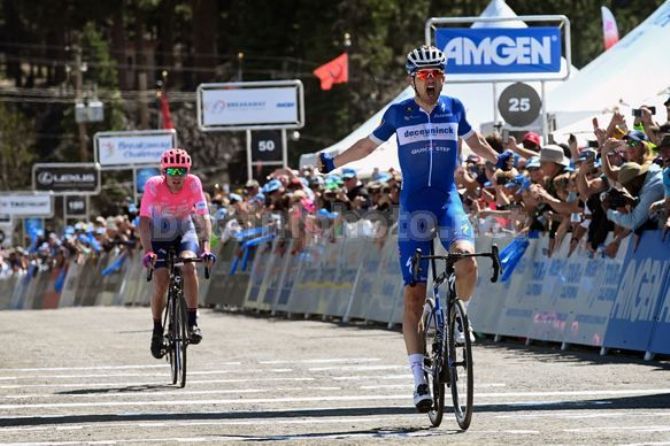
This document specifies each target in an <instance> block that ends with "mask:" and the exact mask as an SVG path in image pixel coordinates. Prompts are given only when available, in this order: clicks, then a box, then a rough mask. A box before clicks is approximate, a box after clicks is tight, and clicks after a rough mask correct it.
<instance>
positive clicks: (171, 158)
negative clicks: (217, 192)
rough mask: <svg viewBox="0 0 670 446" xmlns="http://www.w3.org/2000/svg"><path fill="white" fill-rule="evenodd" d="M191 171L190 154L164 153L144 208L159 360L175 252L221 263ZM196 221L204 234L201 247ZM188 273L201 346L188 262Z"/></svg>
mask: <svg viewBox="0 0 670 446" xmlns="http://www.w3.org/2000/svg"><path fill="white" fill-rule="evenodd" d="M190 169H191V157H190V156H189V155H188V153H187V152H186V151H185V150H182V149H176V148H175V149H169V150H166V151H165V152H163V154H162V155H161V172H162V175H160V176H155V177H151V178H149V179H148V180H147V182H146V185H145V187H144V195H143V196H142V204H141V205H140V239H141V240H142V246H143V247H144V257H143V259H142V263H143V264H144V266H145V267H149V266H153V267H154V268H155V269H156V271H155V273H154V278H155V279H154V284H155V285H154V293H153V295H152V297H151V314H152V316H153V320H154V330H153V334H152V336H151V354H152V355H153V356H154V357H155V358H160V357H162V356H163V354H164V349H163V326H162V321H161V314H162V313H163V308H164V307H165V295H166V292H167V288H168V285H169V280H170V273H169V271H168V270H167V269H166V266H167V265H166V264H165V262H166V257H167V253H168V251H169V249H170V248H171V247H173V248H174V249H175V252H176V253H177V255H178V256H180V257H184V258H193V257H196V255H197V253H200V257H202V259H203V260H204V261H206V262H207V264H208V266H211V264H212V263H214V262H215V261H216V257H215V256H214V254H212V253H211V252H210V250H209V238H210V235H211V233H212V225H211V222H210V220H209V209H208V207H207V200H206V199H205V194H204V193H203V191H202V183H201V182H200V179H199V178H198V177H197V176H195V175H192V174H190V173H189V170H190ZM194 219H195V220H196V223H197V227H198V228H201V232H202V233H201V234H200V235H201V239H200V245H199V244H198V234H197V232H196V229H195V228H196V226H195V225H194V222H193V220H194ZM182 273H183V277H184V297H185V298H186V306H187V307H188V308H187V313H188V323H187V329H188V336H189V340H190V342H191V343H192V344H198V343H200V341H201V340H202V332H201V330H200V328H199V327H198V323H197V309H198V276H197V275H196V273H195V267H194V265H193V263H186V264H184V266H183V267H182Z"/></svg>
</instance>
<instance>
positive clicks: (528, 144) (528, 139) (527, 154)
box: [503, 132, 541, 159]
mask: <svg viewBox="0 0 670 446" xmlns="http://www.w3.org/2000/svg"><path fill="white" fill-rule="evenodd" d="M503 143H504V145H505V148H506V149H508V150H511V151H513V152H514V153H516V154H517V155H519V156H521V157H522V158H525V159H529V158H532V157H534V156H537V155H538V153H540V144H541V139H540V135H538V134H537V133H535V132H526V134H525V135H523V139H522V140H521V145H519V144H517V142H516V138H515V137H514V136H513V135H509V136H508V137H507V141H503Z"/></svg>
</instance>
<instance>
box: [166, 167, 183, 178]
mask: <svg viewBox="0 0 670 446" xmlns="http://www.w3.org/2000/svg"><path fill="white" fill-rule="evenodd" d="M187 173H188V169H187V168H186V167H168V168H167V169H165V175H167V176H169V177H183V176H184V175H186V174H187Z"/></svg>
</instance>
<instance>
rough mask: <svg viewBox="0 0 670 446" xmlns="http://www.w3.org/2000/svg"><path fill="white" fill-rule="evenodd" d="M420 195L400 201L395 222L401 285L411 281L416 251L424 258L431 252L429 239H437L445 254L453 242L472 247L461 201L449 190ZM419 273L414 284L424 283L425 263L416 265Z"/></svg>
mask: <svg viewBox="0 0 670 446" xmlns="http://www.w3.org/2000/svg"><path fill="white" fill-rule="evenodd" d="M419 192H420V193H414V194H412V196H411V197H406V199H404V200H403V199H402V198H401V200H400V218H399V220H398V248H399V251H400V269H401V270H402V278H403V283H404V284H405V285H409V284H411V283H412V282H413V278H412V266H411V259H412V256H413V255H414V253H415V252H416V250H417V248H418V249H421V252H422V253H423V254H424V255H429V254H430V253H431V247H432V240H433V237H435V236H438V237H439V238H440V241H441V242H442V246H444V249H446V250H447V251H450V250H451V247H452V246H453V244H454V243H455V242H462V241H465V242H468V243H470V244H471V245H473V246H474V242H475V239H474V231H473V229H472V225H471V224H470V220H469V219H468V216H467V214H466V213H465V211H464V210H463V203H462V202H461V198H460V196H459V195H458V192H457V191H456V188H453V189H452V190H451V191H450V192H444V191H436V190H435V189H430V188H426V189H423V190H421V191H419ZM419 266H420V268H421V272H420V273H419V274H418V275H417V279H416V281H415V282H416V283H426V282H427V279H428V260H422V261H421V263H420V265H419Z"/></svg>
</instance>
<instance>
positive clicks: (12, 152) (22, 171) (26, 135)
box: [0, 103, 35, 190]
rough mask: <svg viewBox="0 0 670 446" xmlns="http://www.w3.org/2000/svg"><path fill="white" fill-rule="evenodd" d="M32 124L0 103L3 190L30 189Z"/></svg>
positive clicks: (0, 185) (0, 181)
mask: <svg viewBox="0 0 670 446" xmlns="http://www.w3.org/2000/svg"><path fill="white" fill-rule="evenodd" d="M33 133H34V132H33V129H32V122H31V121H30V120H28V119H26V117H25V116H23V115H22V114H21V113H18V112H16V111H14V110H12V109H11V108H10V107H8V106H6V105H5V104H3V103H0V190H10V189H25V190H28V189H30V182H31V166H32V163H33V161H35V156H34V154H33V153H32V150H31V148H32V145H33V142H34V141H33V140H34V137H33Z"/></svg>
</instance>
